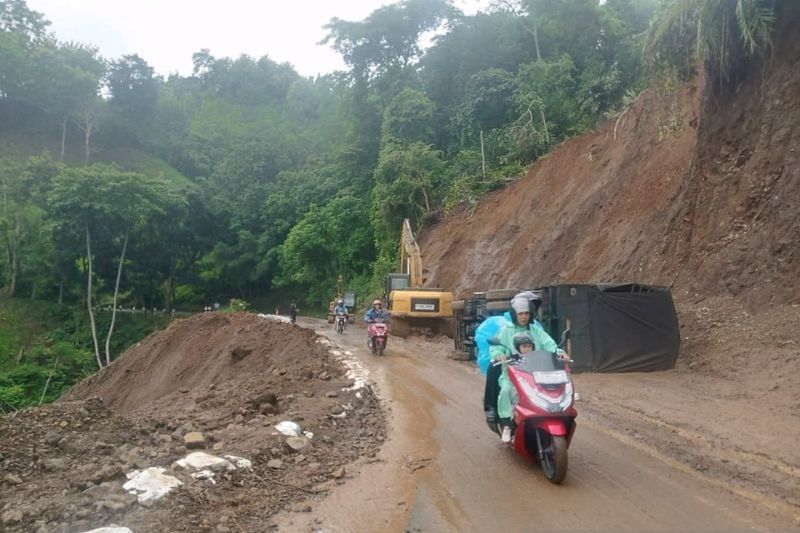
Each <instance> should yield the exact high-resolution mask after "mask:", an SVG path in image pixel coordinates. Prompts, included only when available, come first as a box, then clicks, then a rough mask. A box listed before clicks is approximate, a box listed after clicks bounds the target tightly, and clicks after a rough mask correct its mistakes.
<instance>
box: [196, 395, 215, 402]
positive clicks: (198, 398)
mask: <svg viewBox="0 0 800 533" xmlns="http://www.w3.org/2000/svg"><path fill="white" fill-rule="evenodd" d="M213 397H214V393H213V392H206V393H205V394H200V395H198V396H195V398H194V403H196V404H200V403H203V402H204V401H206V400H210V399H211V398H213Z"/></svg>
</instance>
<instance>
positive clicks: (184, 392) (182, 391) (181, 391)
mask: <svg viewBox="0 0 800 533" xmlns="http://www.w3.org/2000/svg"><path fill="white" fill-rule="evenodd" d="M178 392H180V393H181V394H187V393H188V392H189V387H181V388H179V389H178Z"/></svg>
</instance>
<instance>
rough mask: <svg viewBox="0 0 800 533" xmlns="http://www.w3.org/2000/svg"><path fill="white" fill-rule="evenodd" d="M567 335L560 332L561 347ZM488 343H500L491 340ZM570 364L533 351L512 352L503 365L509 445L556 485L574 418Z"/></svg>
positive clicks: (564, 463) (562, 471)
mask: <svg viewBox="0 0 800 533" xmlns="http://www.w3.org/2000/svg"><path fill="white" fill-rule="evenodd" d="M568 333H569V330H567V331H565V332H564V335H563V336H562V344H563V342H564V340H566V338H567V336H568ZM489 344H494V345H498V344H500V342H499V341H498V340H497V339H494V338H493V339H489ZM570 362H572V361H562V360H561V359H559V358H558V357H557V356H556V354H554V353H551V352H545V351H542V350H534V351H531V352H528V353H525V354H520V353H516V352H515V353H512V354H511V358H510V361H508V363H507V364H508V377H509V379H510V380H511V384H512V385H513V386H514V391H515V393H516V402H515V404H514V415H513V418H512V423H511V427H512V431H513V436H512V439H511V442H510V443H509V446H513V448H514V450H516V452H517V453H519V454H520V455H522V456H523V457H525V458H526V459H528V460H534V459H537V460H538V461H539V463H540V464H541V466H542V470H543V471H544V475H545V476H546V477H547V479H548V480H549V481H551V482H552V483H556V484H559V483H561V482H562V481H564V477H566V475H567V465H568V462H569V461H568V456H567V448H569V445H570V442H571V441H572V436H573V435H574V434H575V417H577V416H578V412H577V411H576V410H575V406H574V400H575V398H574V387H573V385H572V371H571V370H570V367H569V363H570ZM495 364H499V363H495ZM498 430H499V428H498ZM498 432H499V431H498Z"/></svg>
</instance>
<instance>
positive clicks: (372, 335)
mask: <svg viewBox="0 0 800 533" xmlns="http://www.w3.org/2000/svg"><path fill="white" fill-rule="evenodd" d="M388 329H389V328H388V325H387V324H386V322H384V321H383V320H381V319H376V320H373V321H371V322H370V323H369V324H368V325H367V346H369V349H370V350H372V353H374V354H377V355H383V351H384V350H385V349H386V339H387V337H388V336H389V331H388Z"/></svg>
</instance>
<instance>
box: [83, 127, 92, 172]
mask: <svg viewBox="0 0 800 533" xmlns="http://www.w3.org/2000/svg"><path fill="white" fill-rule="evenodd" d="M92 126H93V124H92V122H91V121H88V122H87V123H86V128H85V129H84V130H83V133H84V135H83V139H84V141H83V164H84V165H88V164H89V155H90V154H91V153H92V144H91V140H92Z"/></svg>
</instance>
